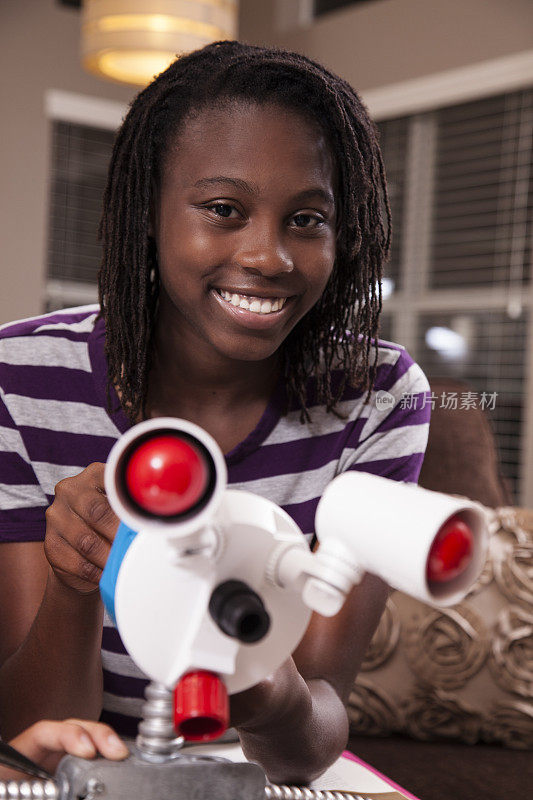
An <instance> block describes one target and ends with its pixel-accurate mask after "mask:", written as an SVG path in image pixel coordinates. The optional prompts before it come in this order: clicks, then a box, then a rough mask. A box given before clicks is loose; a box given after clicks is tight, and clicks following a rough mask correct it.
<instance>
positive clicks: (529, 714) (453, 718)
mask: <svg viewBox="0 0 533 800" xmlns="http://www.w3.org/2000/svg"><path fill="white" fill-rule="evenodd" d="M485 510H486V511H487V513H488V515H489V519H490V529H491V537H490V548H489V557H488V559H487V562H486V565H485V568H484V570H483V572H482V574H481V576H480V578H479V580H478V582H477V583H476V585H475V586H474V587H473V589H472V590H471V592H470V594H469V595H468V596H467V597H466V598H465V600H463V602H461V603H459V604H458V605H456V606H452V607H451V608H448V609H445V610H436V609H434V608H431V607H430V606H427V605H425V604H424V603H421V602H419V601H417V600H414V599H413V598H411V597H408V596H407V595H404V594H402V593H401V592H393V593H392V594H391V596H390V598H389V600H388V602H387V607H386V609H385V613H384V614H383V617H382V619H381V622H380V624H379V627H378V629H377V631H376V633H375V635H374V638H373V640H372V642H371V644H370V647H369V649H368V651H367V653H366V656H365V660H364V663H363V666H362V669H361V672H360V675H359V677H358V678H357V680H356V682H355V685H354V689H353V691H352V693H351V695H350V702H349V716H350V724H351V730H352V732H353V733H365V734H370V735H376V736H385V735H388V734H390V733H396V732H402V733H407V734H408V735H410V736H413V737H415V738H417V739H436V738H440V737H446V738H453V739H459V740H461V741H464V742H467V743H469V744H473V743H474V742H478V741H485V742H500V743H502V744H504V745H507V746H508V747H515V748H524V749H527V748H530V747H533V534H532V532H533V511H526V510H523V509H515V508H499V509H495V510H493V509H485Z"/></svg>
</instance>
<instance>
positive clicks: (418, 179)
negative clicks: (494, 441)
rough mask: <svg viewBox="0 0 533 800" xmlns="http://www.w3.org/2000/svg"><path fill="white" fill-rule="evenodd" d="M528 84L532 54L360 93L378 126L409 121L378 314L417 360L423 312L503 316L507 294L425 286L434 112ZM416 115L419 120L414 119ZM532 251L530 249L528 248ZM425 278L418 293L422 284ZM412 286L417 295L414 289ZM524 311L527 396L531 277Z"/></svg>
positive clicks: (526, 477)
mask: <svg viewBox="0 0 533 800" xmlns="http://www.w3.org/2000/svg"><path fill="white" fill-rule="evenodd" d="M532 87H533V50H529V51H525V52H522V53H516V54H513V55H511V56H506V57H504V58H498V59H493V60H490V61H485V62H482V63H478V64H472V65H469V66H466V67H461V68H460V69H453V70H448V71H446V72H442V73H436V74H433V75H429V76H425V77H423V78H417V79H415V80H411V81H404V82H401V83H396V84H391V85H389V86H384V87H380V88H379V89H375V90H372V91H369V92H366V93H364V92H363V93H361V94H362V99H363V101H364V102H365V104H366V105H367V108H368V109H369V111H370V114H371V115H372V117H373V118H374V120H375V121H376V122H381V121H384V120H387V119H395V118H399V117H407V116H412V117H413V120H412V124H411V125H410V127H409V132H408V142H407V172H408V173H410V174H411V176H412V179H411V181H408V182H407V184H406V187H405V189H406V197H405V199H404V220H403V222H404V224H403V227H402V239H403V241H402V256H401V260H400V261H401V263H400V267H401V268H402V270H403V271H402V285H401V287H400V289H399V290H398V291H397V292H395V293H394V294H393V295H392V296H391V297H389V298H387V299H386V300H385V301H384V303H383V311H384V313H385V314H387V315H388V316H390V317H391V323H392V331H393V338H394V339H395V341H399V342H401V344H403V345H404V346H405V347H406V348H407V349H408V350H410V351H411V353H412V355H413V356H414V357H415V358H416V357H417V354H416V350H417V340H416V337H417V330H418V324H419V319H420V317H421V316H422V315H423V314H424V313H428V312H429V313H430V312H449V311H461V310H468V311H470V310H495V311H504V312H505V311H506V308H507V302H508V297H507V294H506V293H505V292H502V289H501V286H500V287H498V286H495V287H485V288H475V287H472V288H463V287H462V288H461V290H460V292H458V291H457V290H455V289H429V288H428V286H427V269H428V265H429V261H428V258H427V255H428V247H429V245H430V242H429V238H428V235H429V223H430V213H429V207H430V203H429V202H428V203H424V204H423V207H424V208H426V209H428V212H427V214H425V215H424V216H423V217H422V215H419V218H417V215H416V214H413V213H411V214H410V208H413V205H414V198H415V197H417V198H418V201H417V205H418V209H420V197H421V196H426V197H428V198H429V197H430V196H431V188H432V187H431V182H432V176H433V169H432V158H433V153H434V143H435V136H434V134H435V131H431V129H430V128H431V119H432V115H431V112H432V111H436V110H437V109H439V108H443V107H445V106H451V105H457V104H460V103H466V102H469V101H475V100H479V99H481V98H483V97H489V96H491V95H492V96H496V95H498V94H504V93H507V92H512V91H518V90H520V89H528V88H532ZM417 115H420V116H417ZM531 250H533V247H532V248H531ZM421 276H422V290H420V281H421ZM415 287H416V289H417V291H416V292H415V291H413V289H414V288H415ZM522 299H523V308H524V311H525V312H526V313H527V314H528V322H527V337H526V338H527V341H526V342H524V347H525V350H526V359H525V374H524V397H525V398H528V397H533V280H531V281H530V283H529V286H527V285H525V286H524V292H523V294H522ZM519 469H520V482H519V490H518V502H519V503H520V505H522V506H525V507H533V403H527V402H526V403H525V404H524V416H523V419H522V447H521V459H520V465H519Z"/></svg>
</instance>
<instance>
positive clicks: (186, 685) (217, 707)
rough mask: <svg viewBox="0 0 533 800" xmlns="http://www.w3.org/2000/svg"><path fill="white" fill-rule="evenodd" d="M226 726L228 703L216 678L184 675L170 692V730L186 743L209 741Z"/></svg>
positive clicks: (201, 673)
mask: <svg viewBox="0 0 533 800" xmlns="http://www.w3.org/2000/svg"><path fill="white" fill-rule="evenodd" d="M228 725H229V701H228V693H227V690H226V687H225V685H224V683H223V682H222V681H221V680H220V678H219V677H218V675H214V674H213V673H212V672H207V671H205V670H198V671H197V672H188V673H187V675H184V676H183V677H182V678H181V680H180V681H179V683H178V684H177V686H176V688H175V689H174V727H175V729H176V732H177V733H178V734H179V735H180V736H183V737H184V738H185V739H187V741H190V742H210V741H212V740H213V739H218V737H219V736H222V734H223V733H224V731H225V730H227V727H228Z"/></svg>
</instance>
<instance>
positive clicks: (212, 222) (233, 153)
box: [152, 102, 336, 361]
mask: <svg viewBox="0 0 533 800" xmlns="http://www.w3.org/2000/svg"><path fill="white" fill-rule="evenodd" d="M335 212H336V209H335V198H334V166H333V161H332V158H331V154H330V151H329V148H328V146H327V144H326V141H325V139H324V137H323V135H322V133H321V132H320V130H319V129H318V126H317V127H314V126H313V125H312V124H311V123H309V122H307V121H306V120H305V119H304V118H303V117H301V116H300V115H299V114H296V113H293V112H291V111H288V110H286V109H285V108H283V107H280V106H275V105H257V104H250V103H237V102H235V103H231V104H229V105H226V106H223V107H220V108H209V109H206V110H203V111H201V112H200V113H199V114H198V115H196V116H194V117H192V118H190V119H189V120H188V121H187V122H186V123H185V125H184V127H183V130H182V132H181V133H180V134H179V136H178V137H177V139H176V140H175V141H174V143H173V145H172V147H171V148H170V149H169V152H168V153H167V154H166V158H165V162H164V164H163V168H162V175H161V181H160V186H159V195H158V198H157V200H156V203H155V206H154V209H153V215H152V216H153V234H154V236H155V239H156V244H157V254H158V263H159V270H160V279H161V288H160V305H159V331H160V335H163V336H165V337H167V336H171V337H172V339H173V340H174V341H175V342H176V344H177V345H178V346H179V347H200V348H205V347H207V348H208V351H207V352H208V353H209V354H210V355H214V354H215V353H216V354H218V356H219V357H221V356H222V357H225V358H230V359H237V360H247V361H252V360H253V361H260V360H263V359H265V358H268V357H270V356H272V355H273V353H274V352H275V351H276V350H277V349H278V348H279V346H280V345H281V343H282V342H283V340H284V339H285V338H286V336H287V335H288V333H289V332H290V331H291V329H292V328H293V327H294V326H295V325H296V323H297V322H298V321H299V320H300V319H301V318H302V317H303V316H304V314H306V313H307V312H308V311H309V310H310V309H311V308H312V306H313V305H314V304H315V303H316V302H317V300H318V299H319V298H320V296H321V294H322V292H323V290H324V288H325V286H326V283H327V281H328V278H329V276H330V274H331V271H332V269H333V263H334V260H335V242H336V225H335Z"/></svg>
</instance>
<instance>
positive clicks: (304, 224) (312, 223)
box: [292, 214, 322, 228]
mask: <svg viewBox="0 0 533 800" xmlns="http://www.w3.org/2000/svg"><path fill="white" fill-rule="evenodd" d="M292 219H293V222H294V223H295V225H296V227H297V228H317V227H318V226H319V225H320V224H321V223H322V220H321V219H318V217H314V216H312V214H296V215H295V216H294V217H293V218H292Z"/></svg>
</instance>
